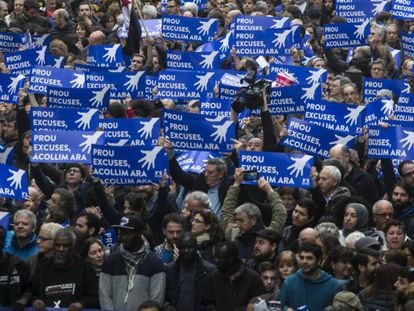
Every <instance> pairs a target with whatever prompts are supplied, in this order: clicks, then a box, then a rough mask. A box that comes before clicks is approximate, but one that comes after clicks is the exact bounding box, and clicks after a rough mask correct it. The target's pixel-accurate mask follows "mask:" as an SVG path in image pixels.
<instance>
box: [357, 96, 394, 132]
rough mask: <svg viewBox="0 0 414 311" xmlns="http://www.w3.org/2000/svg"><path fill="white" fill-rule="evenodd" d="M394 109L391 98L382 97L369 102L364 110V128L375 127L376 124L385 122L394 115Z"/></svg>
mask: <svg viewBox="0 0 414 311" xmlns="http://www.w3.org/2000/svg"><path fill="white" fill-rule="evenodd" d="M400 99H401V97H400ZM394 109H395V103H394V100H393V99H392V98H388V97H384V98H379V99H376V100H374V101H372V102H370V103H369V104H368V105H367V109H366V110H365V126H375V125H378V122H382V121H387V120H388V118H389V117H390V116H391V115H393V114H394Z"/></svg>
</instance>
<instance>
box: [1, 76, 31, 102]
mask: <svg viewBox="0 0 414 311" xmlns="http://www.w3.org/2000/svg"><path fill="white" fill-rule="evenodd" d="M25 82H26V77H25V76H24V75H22V74H6V73H0V102H3V103H8V104H17V103H18V102H19V91H20V89H22V88H23V87H24V83H25Z"/></svg>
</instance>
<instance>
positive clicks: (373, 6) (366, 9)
mask: <svg viewBox="0 0 414 311" xmlns="http://www.w3.org/2000/svg"><path fill="white" fill-rule="evenodd" d="M389 10H390V5H389V2H388V0H336V1H335V15H339V16H343V17H345V18H346V20H347V22H348V23H361V22H363V21H364V20H366V19H367V18H368V19H371V18H372V17H376V16H377V15H378V14H379V13H381V12H387V11H389Z"/></svg>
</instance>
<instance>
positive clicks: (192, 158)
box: [177, 151, 218, 174]
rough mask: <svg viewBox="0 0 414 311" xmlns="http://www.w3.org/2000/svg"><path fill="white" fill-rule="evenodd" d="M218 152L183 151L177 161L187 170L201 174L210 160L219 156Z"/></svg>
mask: <svg viewBox="0 0 414 311" xmlns="http://www.w3.org/2000/svg"><path fill="white" fill-rule="evenodd" d="M217 157H218V154H216V153H214V152H209V151H189V152H182V153H180V155H179V156H177V162H178V164H179V165H180V166H181V168H182V169H183V170H184V171H186V172H191V173H195V174H201V173H202V172H204V167H205V165H206V163H207V161H208V160H210V159H214V158H217Z"/></svg>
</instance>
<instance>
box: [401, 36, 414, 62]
mask: <svg viewBox="0 0 414 311" xmlns="http://www.w3.org/2000/svg"><path fill="white" fill-rule="evenodd" d="M401 48H402V50H403V51H404V55H405V56H409V57H414V34H413V33H404V34H402V35H401Z"/></svg>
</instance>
